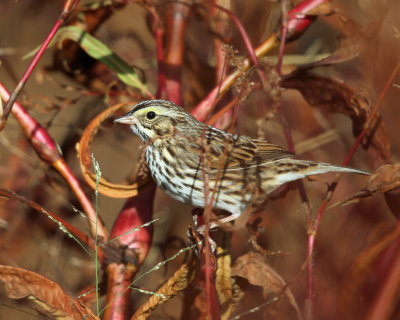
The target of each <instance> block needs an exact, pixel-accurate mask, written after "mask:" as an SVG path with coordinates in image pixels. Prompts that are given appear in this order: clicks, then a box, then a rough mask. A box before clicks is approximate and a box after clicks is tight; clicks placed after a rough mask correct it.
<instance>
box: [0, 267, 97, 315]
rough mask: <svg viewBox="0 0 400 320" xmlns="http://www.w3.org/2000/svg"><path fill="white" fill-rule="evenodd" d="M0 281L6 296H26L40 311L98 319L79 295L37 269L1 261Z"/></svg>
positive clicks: (19, 297)
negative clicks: (34, 270)
mask: <svg viewBox="0 0 400 320" xmlns="http://www.w3.org/2000/svg"><path fill="white" fill-rule="evenodd" d="M0 281H1V282H3V283H4V285H5V290H6V294H7V297H9V298H11V299H22V298H29V299H30V300H32V301H33V302H35V304H36V305H37V307H38V309H39V311H40V312H41V313H43V312H45V313H46V314H47V315H49V316H53V317H57V319H65V320H67V319H68V320H70V319H71V320H75V319H76V320H79V319H82V318H85V319H99V318H98V317H97V316H96V315H95V314H94V313H93V312H92V311H91V310H90V309H89V308H87V307H86V306H84V305H82V304H81V303H80V302H79V301H78V299H76V298H73V297H71V296H69V295H68V294H66V293H65V292H64V291H63V289H62V288H61V287H60V285H59V284H58V283H56V282H54V281H52V280H50V279H49V278H46V277H44V276H42V275H40V274H38V273H36V272H33V271H29V270H25V269H21V268H17V267H12V266H4V265H0Z"/></svg>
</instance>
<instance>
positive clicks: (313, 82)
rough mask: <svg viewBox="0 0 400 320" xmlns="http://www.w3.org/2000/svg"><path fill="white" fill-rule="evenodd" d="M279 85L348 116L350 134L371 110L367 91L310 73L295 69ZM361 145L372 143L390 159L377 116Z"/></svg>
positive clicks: (314, 103) (362, 123)
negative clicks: (350, 127) (295, 70)
mask: <svg viewBox="0 0 400 320" xmlns="http://www.w3.org/2000/svg"><path fill="white" fill-rule="evenodd" d="M282 86H283V87H285V88H291V89H296V90H299V91H300V93H301V94H302V95H303V97H304V99H305V100H307V102H308V103H309V104H310V105H311V106H314V107H317V108H320V109H323V110H325V111H328V112H337V113H343V114H346V115H348V116H349V117H350V118H351V119H352V121H353V134H354V136H358V135H359V134H360V133H361V131H362V129H363V126H364V123H365V121H366V119H367V118H368V116H369V114H370V112H371V105H370V102H369V99H368V96H367V94H366V93H363V92H361V91H357V90H355V89H354V88H352V87H350V86H349V85H347V84H346V83H344V82H342V81H340V80H337V79H334V78H328V77H323V76H320V75H316V74H312V73H309V72H295V73H294V74H292V75H290V76H287V77H286V78H285V79H284V80H283V81H282ZM362 145H363V147H364V148H366V149H367V148H368V147H369V146H372V147H373V148H374V149H375V150H376V151H378V154H379V155H380V157H381V158H382V159H383V160H384V162H390V142H389V137H388V134H387V130H386V126H385V124H384V122H383V121H382V119H381V117H380V116H379V115H378V116H377V118H376V119H374V121H373V125H371V126H370V130H368V132H367V133H366V134H365V136H364V139H363V141H362Z"/></svg>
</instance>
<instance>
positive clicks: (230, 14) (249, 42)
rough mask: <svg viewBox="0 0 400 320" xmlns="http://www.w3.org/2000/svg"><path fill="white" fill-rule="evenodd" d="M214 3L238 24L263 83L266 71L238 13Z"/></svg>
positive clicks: (214, 4)
mask: <svg viewBox="0 0 400 320" xmlns="http://www.w3.org/2000/svg"><path fill="white" fill-rule="evenodd" d="M212 5H213V6H215V7H216V8H218V9H219V10H221V11H223V12H225V13H226V14H227V15H228V16H229V17H230V18H231V19H232V20H233V22H234V23H235V24H236V27H237V28H238V30H239V32H240V35H241V36H242V39H243V41H244V44H245V46H246V48H247V52H248V53H249V56H250V60H251V61H252V62H253V65H254V66H255V67H256V68H257V74H258V77H259V78H260V80H261V83H263V82H264V81H265V76H264V72H262V70H261V69H260V68H259V65H258V59H257V55H256V52H255V50H254V47H253V45H252V44H251V40H250V38H249V36H248V34H247V32H246V29H245V28H244V27H243V25H242V23H241V22H240V20H239V19H238V17H236V15H235V14H234V13H233V12H232V11H230V10H228V9H226V8H224V7H221V6H220V5H218V4H216V3H212Z"/></svg>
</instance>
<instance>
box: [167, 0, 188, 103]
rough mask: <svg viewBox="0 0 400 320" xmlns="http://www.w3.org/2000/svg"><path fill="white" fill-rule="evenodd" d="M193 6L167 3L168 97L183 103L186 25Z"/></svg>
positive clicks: (183, 3) (182, 3) (181, 3)
mask: <svg viewBox="0 0 400 320" xmlns="http://www.w3.org/2000/svg"><path fill="white" fill-rule="evenodd" d="M190 11H191V8H190V6H189V3H186V2H171V3H169V2H168V3H166V4H165V12H164V15H165V25H166V26H165V30H166V32H165V33H166V38H167V39H166V50H165V65H164V70H165V80H166V81H165V84H166V88H167V95H168V99H169V100H171V101H172V102H175V103H176V104H178V105H182V102H183V100H182V91H181V90H182V79H181V77H182V63H183V53H184V48H185V34H186V27H187V23H188V20H189V16H190Z"/></svg>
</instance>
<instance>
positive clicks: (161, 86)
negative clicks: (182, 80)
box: [145, 5, 167, 99]
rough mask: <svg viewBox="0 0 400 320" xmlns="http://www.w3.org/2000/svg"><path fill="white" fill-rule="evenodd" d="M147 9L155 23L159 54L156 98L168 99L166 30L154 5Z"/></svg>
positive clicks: (157, 51)
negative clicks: (164, 42) (165, 54)
mask: <svg viewBox="0 0 400 320" xmlns="http://www.w3.org/2000/svg"><path fill="white" fill-rule="evenodd" d="M145 7H146V9H147V10H148V11H149V12H150V14H151V16H152V17H153V24H154V37H155V39H156V54H157V64H158V68H157V75H158V85H157V93H156V99H166V98H167V92H166V84H165V58H164V44H163V34H164V30H163V27H162V22H161V19H160V16H159V14H158V12H157V11H156V10H155V8H154V7H153V6H148V5H145Z"/></svg>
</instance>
